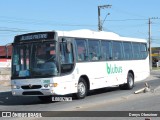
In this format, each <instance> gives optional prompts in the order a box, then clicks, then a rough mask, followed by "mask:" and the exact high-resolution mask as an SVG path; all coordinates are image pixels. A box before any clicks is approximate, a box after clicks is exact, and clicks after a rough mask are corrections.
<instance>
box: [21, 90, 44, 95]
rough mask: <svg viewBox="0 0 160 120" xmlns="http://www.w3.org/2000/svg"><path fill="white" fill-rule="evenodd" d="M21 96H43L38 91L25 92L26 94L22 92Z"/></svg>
mask: <svg viewBox="0 0 160 120" xmlns="http://www.w3.org/2000/svg"><path fill="white" fill-rule="evenodd" d="M22 94H23V95H43V93H41V92H39V91H27V92H23V93H22Z"/></svg>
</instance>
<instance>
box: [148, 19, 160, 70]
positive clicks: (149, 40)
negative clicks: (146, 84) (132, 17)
mask: <svg viewBox="0 0 160 120" xmlns="http://www.w3.org/2000/svg"><path fill="white" fill-rule="evenodd" d="M151 19H159V18H158V17H152V18H149V22H148V24H149V30H148V31H149V32H148V35H149V37H148V46H149V65H150V70H152V56H151V54H152V48H151V24H152V22H151Z"/></svg>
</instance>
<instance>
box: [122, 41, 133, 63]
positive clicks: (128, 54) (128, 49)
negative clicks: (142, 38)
mask: <svg viewBox="0 0 160 120" xmlns="http://www.w3.org/2000/svg"><path fill="white" fill-rule="evenodd" d="M123 48H124V59H125V60H131V59H132V57H133V56H132V46H131V42H123Z"/></svg>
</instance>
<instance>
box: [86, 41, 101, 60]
mask: <svg viewBox="0 0 160 120" xmlns="http://www.w3.org/2000/svg"><path fill="white" fill-rule="evenodd" d="M88 47H89V58H90V60H91V61H97V60H100V56H101V54H100V45H99V40H88Z"/></svg>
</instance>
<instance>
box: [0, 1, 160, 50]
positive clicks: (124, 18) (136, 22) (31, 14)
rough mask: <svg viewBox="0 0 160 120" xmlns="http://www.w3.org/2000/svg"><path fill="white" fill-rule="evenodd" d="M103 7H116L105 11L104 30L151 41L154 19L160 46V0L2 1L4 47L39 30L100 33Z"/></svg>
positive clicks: (0, 15) (155, 40)
mask: <svg viewBox="0 0 160 120" xmlns="http://www.w3.org/2000/svg"><path fill="white" fill-rule="evenodd" d="M102 5H112V6H111V8H104V9H101V21H102V23H103V30H104V31H109V32H114V33H117V34H119V35H120V36H125V37H133V38H142V39H146V40H148V32H149V25H148V23H149V18H151V38H152V44H151V46H152V47H158V46H159V47H160V12H159V5H160V0H0V46H2V45H6V44H9V43H12V42H13V40H14V36H15V35H19V34H24V33H30V32H35V31H51V30H65V31H69V30H77V29H90V30H94V31H98V6H102ZM108 13H109V15H108Z"/></svg>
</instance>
